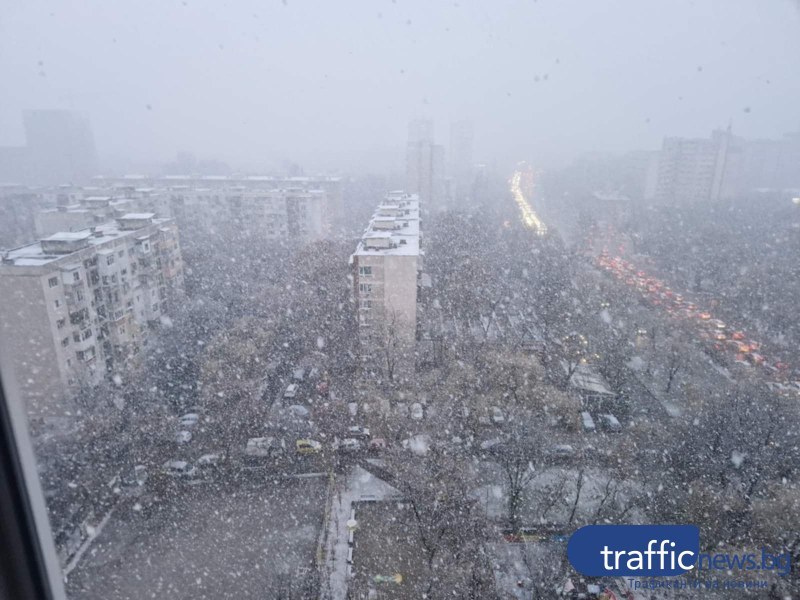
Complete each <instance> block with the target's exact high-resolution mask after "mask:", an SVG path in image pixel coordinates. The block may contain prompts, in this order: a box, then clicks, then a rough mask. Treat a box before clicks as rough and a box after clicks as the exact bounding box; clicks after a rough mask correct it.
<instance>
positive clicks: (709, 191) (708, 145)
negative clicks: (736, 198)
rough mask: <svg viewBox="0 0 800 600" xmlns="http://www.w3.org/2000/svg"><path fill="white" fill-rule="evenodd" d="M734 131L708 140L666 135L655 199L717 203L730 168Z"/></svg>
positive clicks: (679, 203) (671, 202) (670, 202)
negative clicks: (730, 149)
mask: <svg viewBox="0 0 800 600" xmlns="http://www.w3.org/2000/svg"><path fill="white" fill-rule="evenodd" d="M731 137H732V136H731V131H730V128H728V130H727V131H720V130H717V131H714V132H713V133H712V134H711V137H710V138H708V139H689V138H676V137H672V138H665V139H664V143H663V145H662V147H661V152H660V154H659V159H658V174H657V176H656V184H655V192H654V200H655V202H657V203H658V204H665V205H669V206H687V205H692V204H699V203H706V202H716V201H718V200H719V199H720V197H721V195H722V191H723V184H724V179H725V173H726V168H727V160H728V152H729V148H730V144H731Z"/></svg>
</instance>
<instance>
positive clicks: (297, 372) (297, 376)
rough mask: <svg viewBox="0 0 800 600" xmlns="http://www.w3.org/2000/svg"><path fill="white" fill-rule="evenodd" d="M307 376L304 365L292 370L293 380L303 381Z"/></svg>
mask: <svg viewBox="0 0 800 600" xmlns="http://www.w3.org/2000/svg"><path fill="white" fill-rule="evenodd" d="M305 378H306V370H305V368H303V367H297V368H296V369H294V370H293V371H292V380H293V381H297V382H301V381H303V380H304V379H305Z"/></svg>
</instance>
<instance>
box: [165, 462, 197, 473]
mask: <svg viewBox="0 0 800 600" xmlns="http://www.w3.org/2000/svg"><path fill="white" fill-rule="evenodd" d="M161 471H162V472H163V473H164V474H165V475H168V476H170V477H194V476H195V475H196V474H197V469H195V468H194V467H193V466H191V465H190V464H189V463H188V462H186V461H185V460H168V461H167V462H165V463H164V465H163V466H162V467H161Z"/></svg>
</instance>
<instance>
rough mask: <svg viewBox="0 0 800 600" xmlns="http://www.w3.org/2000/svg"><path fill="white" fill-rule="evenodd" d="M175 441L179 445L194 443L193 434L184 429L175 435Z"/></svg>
mask: <svg viewBox="0 0 800 600" xmlns="http://www.w3.org/2000/svg"><path fill="white" fill-rule="evenodd" d="M174 440H175V442H176V443H178V444H188V443H189V442H191V441H192V432H191V431H187V430H185V429H182V430H181V431H178V432H177V433H176V434H175V438H174Z"/></svg>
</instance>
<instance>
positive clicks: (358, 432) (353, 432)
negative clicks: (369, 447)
mask: <svg viewBox="0 0 800 600" xmlns="http://www.w3.org/2000/svg"><path fill="white" fill-rule="evenodd" d="M347 435H348V437H351V438H355V439H357V440H362V439H369V428H367V427H362V426H361V425H353V426H351V427H348V428H347Z"/></svg>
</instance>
